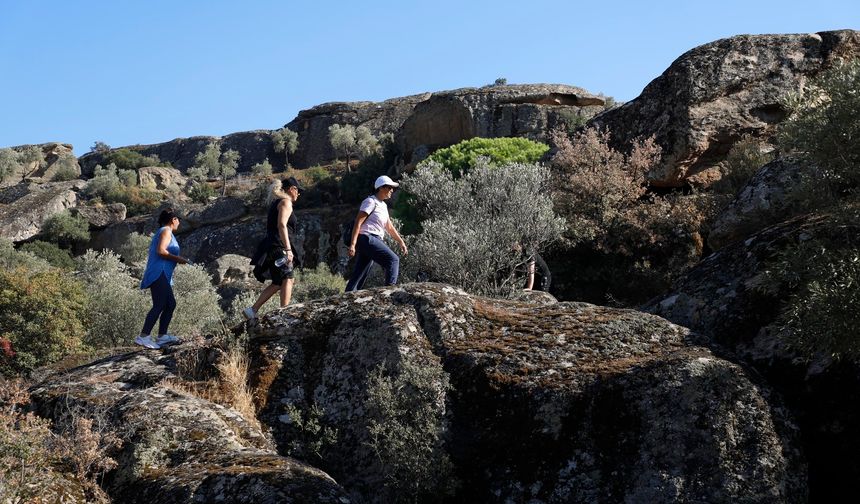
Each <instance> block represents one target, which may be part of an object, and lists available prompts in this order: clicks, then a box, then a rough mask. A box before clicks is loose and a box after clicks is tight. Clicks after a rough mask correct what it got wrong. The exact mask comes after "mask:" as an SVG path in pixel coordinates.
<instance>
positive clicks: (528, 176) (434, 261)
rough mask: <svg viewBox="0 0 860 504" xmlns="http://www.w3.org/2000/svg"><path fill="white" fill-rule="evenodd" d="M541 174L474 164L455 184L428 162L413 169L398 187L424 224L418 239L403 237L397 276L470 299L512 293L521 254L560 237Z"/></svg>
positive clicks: (560, 224) (544, 172)
mask: <svg viewBox="0 0 860 504" xmlns="http://www.w3.org/2000/svg"><path fill="white" fill-rule="evenodd" d="M549 176H550V174H549V170H548V169H547V168H545V167H542V166H538V165H524V164H509V165H503V166H498V167H496V166H490V165H489V164H487V163H485V162H483V161H479V162H478V164H477V165H475V166H474V167H472V168H471V169H470V170H469V171H467V172H466V173H465V175H463V176H462V177H460V178H455V176H454V174H453V173H452V172H451V171H450V170H449V169H447V167H443V166H441V165H440V164H438V163H436V162H433V161H431V162H429V163H424V164H422V165H421V166H419V167H418V169H417V170H416V171H415V172H414V173H413V174H411V175H407V176H405V177H404V178H403V182H402V184H403V187H404V189H405V190H406V191H408V192H409V193H410V194H411V195H413V197H414V205H415V208H416V209H417V211H418V212H419V213H420V214H421V215H422V216H424V217H425V218H426V220H425V221H424V222H423V231H422V232H421V234H418V235H415V236H413V237H411V238H410V242H409V243H410V249H411V252H410V254H409V255H408V256H407V257H406V258H405V259H404V261H403V270H404V273H405V274H406V275H407V277H408V276H409V275H411V276H412V277H413V278H414V277H416V276H417V275H418V274H419V273H423V274H425V275H429V278H430V279H432V280H434V281H439V282H446V283H450V284H453V285H457V286H460V287H462V288H464V289H465V290H467V291H469V292H473V293H478V294H487V295H495V296H506V295H508V294H510V293H512V292H513V291H514V290H516V289H518V288H519V285H520V283H521V280H522V278H521V272H520V271H519V270H520V269H521V266H522V265H523V263H524V262H525V259H526V257H525V256H527V255H528V254H530V253H534V252H539V251H541V250H543V249H544V248H545V247H546V246H547V245H548V244H549V243H551V242H552V241H554V240H556V239H558V238H559V237H560V236H561V234H562V232H563V231H564V227H565V223H564V220H563V219H561V218H559V217H558V216H556V215H555V212H554V211H553V204H552V200H551V199H550V197H549V194H548V192H547V187H548V183H549ZM526 209H527V211H525V210H526Z"/></svg>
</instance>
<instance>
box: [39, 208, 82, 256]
mask: <svg viewBox="0 0 860 504" xmlns="http://www.w3.org/2000/svg"><path fill="white" fill-rule="evenodd" d="M41 234H42V236H44V237H45V239H47V240H48V241H50V242H52V243H56V244H57V245H59V246H61V247H63V248H70V247H72V246H74V245H76V244H79V243H85V242H88V241H89V240H90V223H89V222H88V221H87V219H86V218H85V217H84V216H82V215H71V214H70V213H69V212H68V211H63V212H60V213H56V214H54V215H52V216H50V217H48V218H47V219H46V220H45V223H44V224H43V225H42V233H41Z"/></svg>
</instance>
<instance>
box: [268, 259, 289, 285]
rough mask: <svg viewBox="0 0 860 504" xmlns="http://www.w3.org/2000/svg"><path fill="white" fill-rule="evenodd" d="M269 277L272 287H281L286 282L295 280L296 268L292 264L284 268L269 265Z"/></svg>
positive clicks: (272, 264)
mask: <svg viewBox="0 0 860 504" xmlns="http://www.w3.org/2000/svg"><path fill="white" fill-rule="evenodd" d="M269 277H270V278H271V279H272V285H281V284H282V283H284V280H292V279H293V278H295V268H294V267H293V264H292V263H287V264H284V265H283V266H275V264H274V263H271V264H270V265H269Z"/></svg>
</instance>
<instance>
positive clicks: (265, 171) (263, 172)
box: [251, 159, 272, 177]
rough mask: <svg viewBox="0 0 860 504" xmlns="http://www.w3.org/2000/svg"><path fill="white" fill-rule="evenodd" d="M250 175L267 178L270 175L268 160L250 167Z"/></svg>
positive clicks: (270, 166)
mask: <svg viewBox="0 0 860 504" xmlns="http://www.w3.org/2000/svg"><path fill="white" fill-rule="evenodd" d="M251 173H253V174H254V175H257V176H258V177H268V176H269V175H271V174H272V163H270V162H269V160H268V159H266V160H264V161H263V162H262V163H257V164H255V165H254V166H252V167H251Z"/></svg>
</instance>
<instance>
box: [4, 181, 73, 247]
mask: <svg viewBox="0 0 860 504" xmlns="http://www.w3.org/2000/svg"><path fill="white" fill-rule="evenodd" d="M84 184H85V182H84V181H83V180H73V181H70V182H48V183H45V184H41V185H38V186H32V187H30V188H29V191H30V192H29V193H27V194H26V195H25V196H22V197H20V198H18V199H16V200H15V201H13V202H12V203H9V204H8V205H0V236H2V237H4V238H8V239H10V240H12V241H13V242H19V241H24V240H29V239H30V238H33V237H34V236H36V235H38V234H39V233H40V232H41V231H42V225H43V224H44V223H45V220H46V219H47V218H48V217H50V216H52V215H54V214H56V213H60V212H62V211H64V210H67V209H69V208H73V207H75V206H77V204H78V191H80V190H81V189H82V188H83V186H84Z"/></svg>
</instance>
